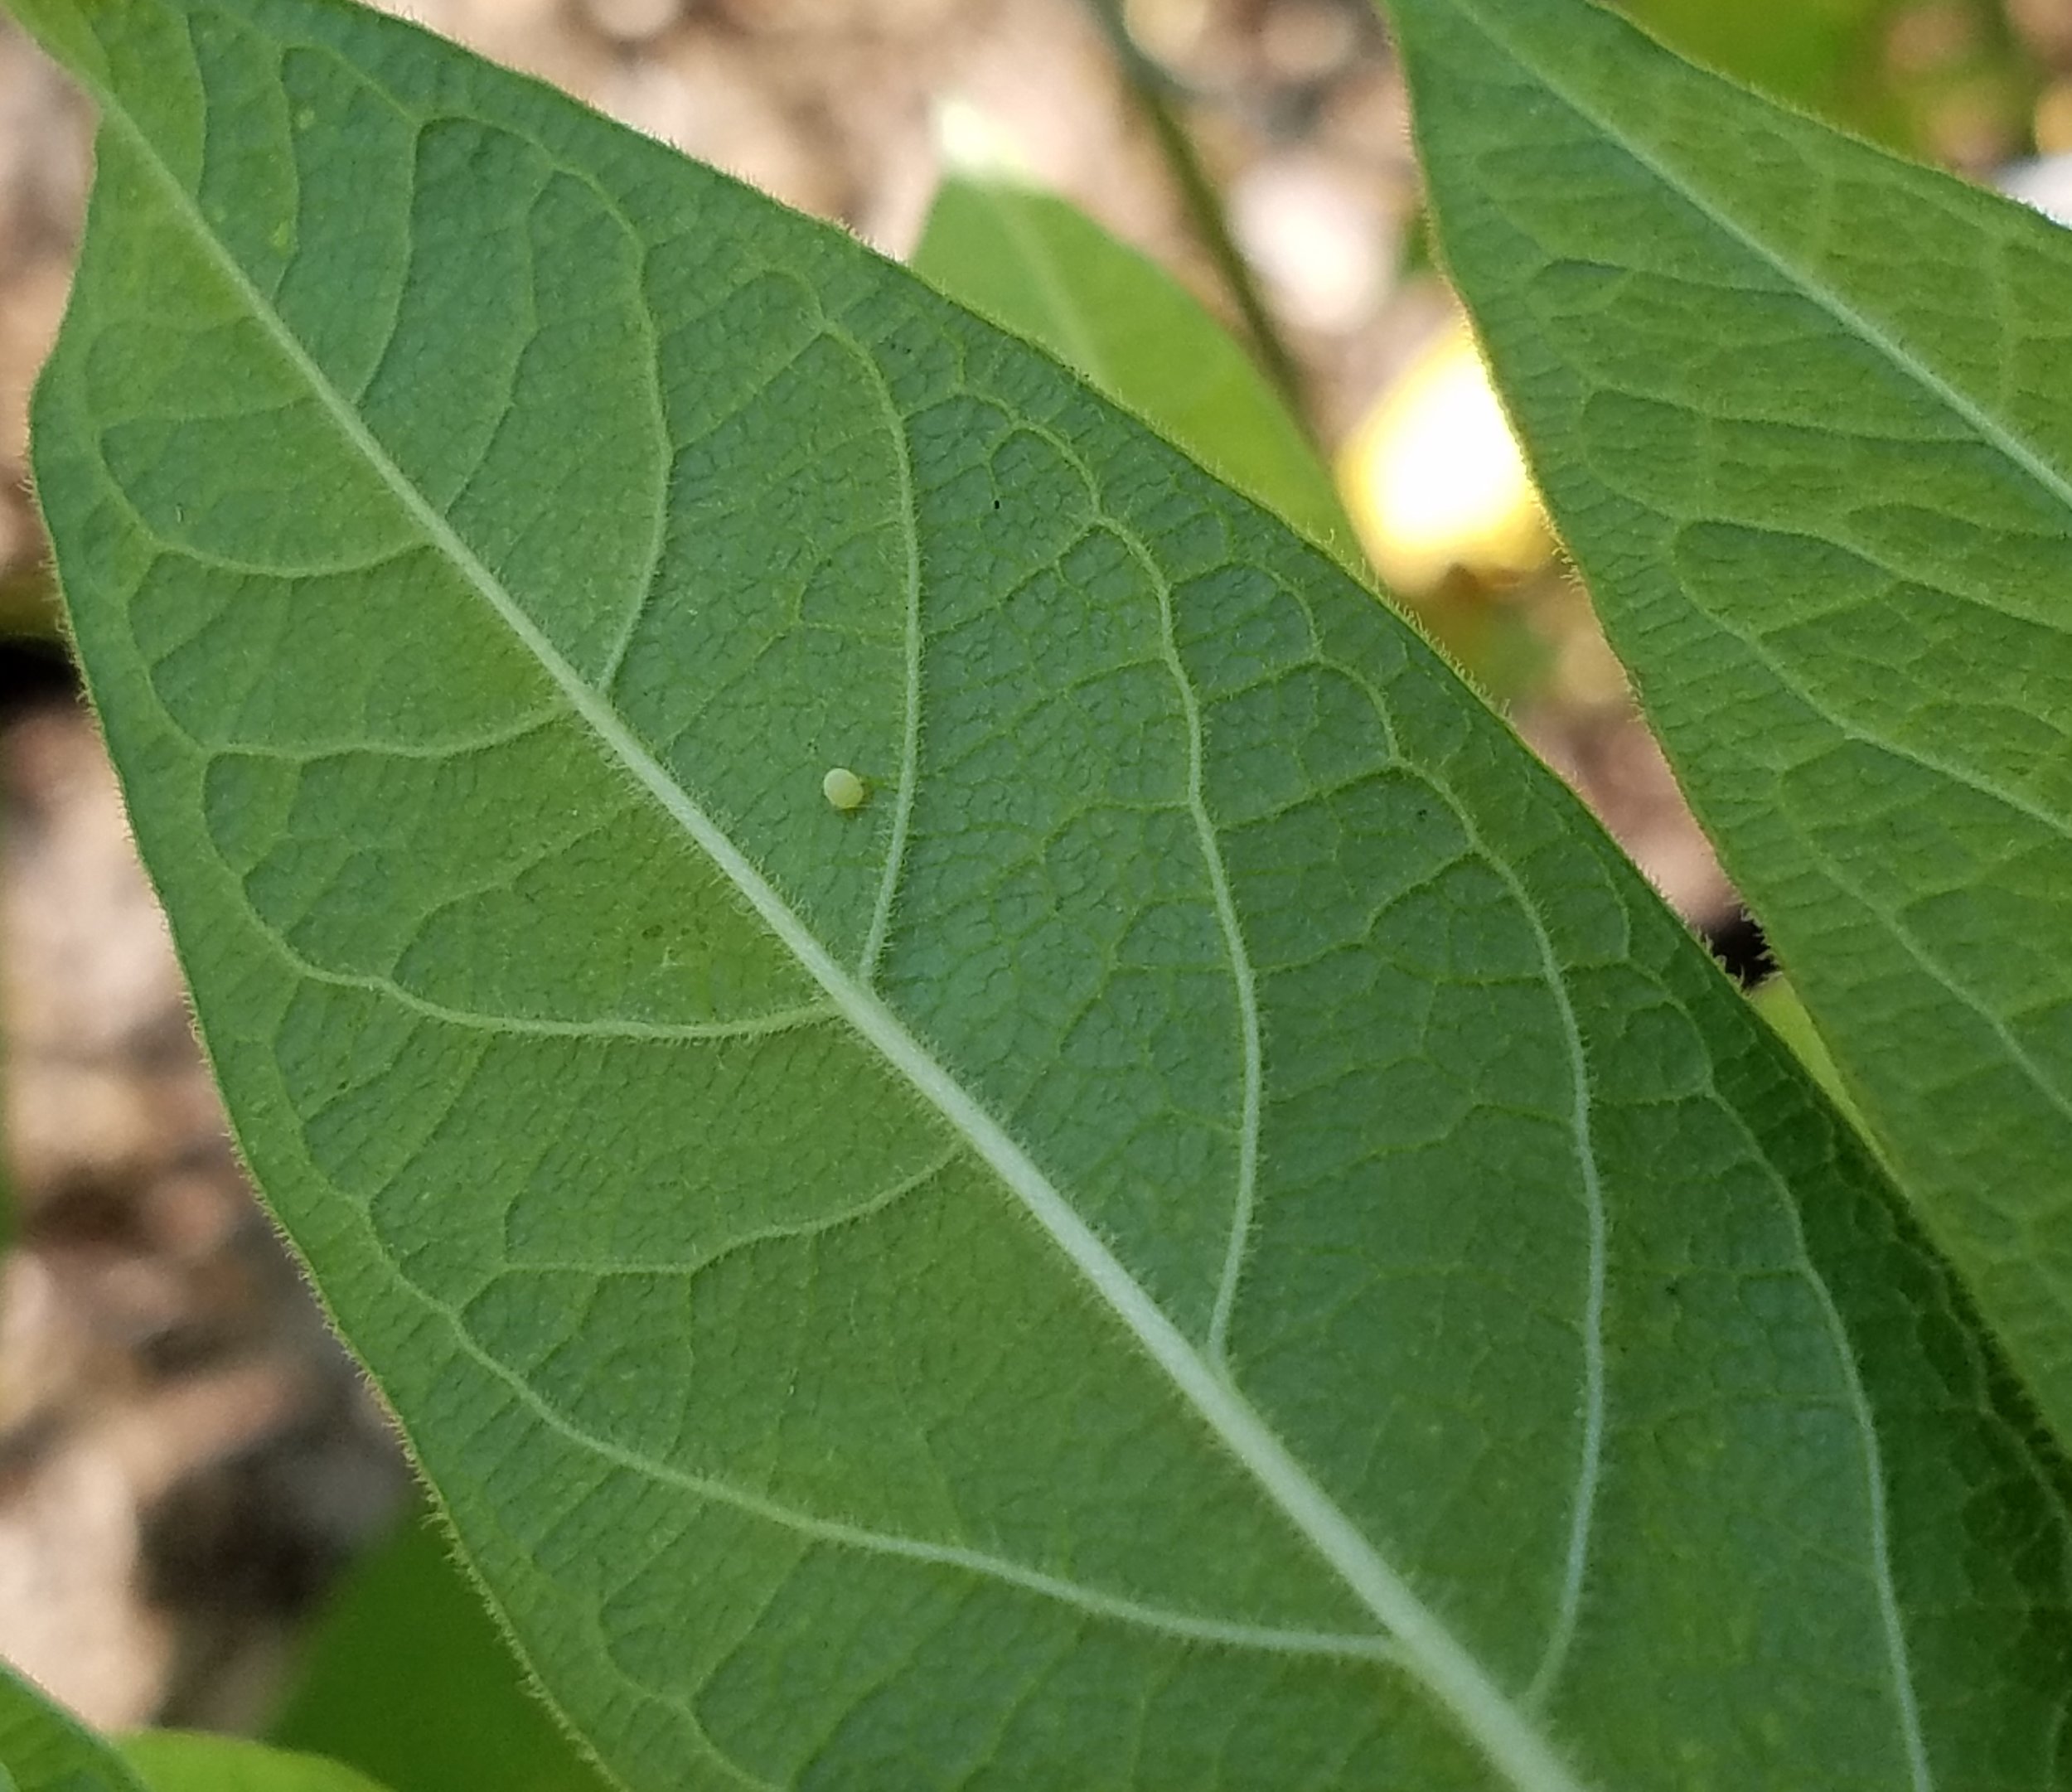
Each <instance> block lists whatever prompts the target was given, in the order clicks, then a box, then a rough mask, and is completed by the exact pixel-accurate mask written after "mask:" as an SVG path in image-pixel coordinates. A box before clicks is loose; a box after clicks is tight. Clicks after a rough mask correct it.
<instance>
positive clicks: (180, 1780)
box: [122, 1712, 467, 1792]
mask: <svg viewBox="0 0 2072 1792" xmlns="http://www.w3.org/2000/svg"><path fill="white" fill-rule="evenodd" d="M454 1715H455V1720H456V1722H467V1717H466V1715H465V1714H464V1713H461V1712H456V1713H455V1714H454ZM122 1751H123V1755H124V1756H126V1757H127V1759H128V1762H129V1765H131V1766H132V1767H133V1768H134V1769H135V1770H136V1771H137V1773H138V1775H139V1776H140V1777H141V1778H142V1780H143V1783H144V1785H145V1786H146V1787H147V1788H148V1789H149V1792H382V1789H381V1788H380V1786H378V1785H375V1782H374V1781H373V1780H370V1779H368V1778H367V1777H366V1775H364V1774H358V1773H355V1772H354V1771H353V1770H351V1768H350V1767H344V1766H341V1765H339V1764H338V1763H337V1762H336V1761H326V1760H324V1759H322V1757H321V1756H316V1755H298V1754H293V1753H291V1752H289V1751H288V1750H285V1749H277V1748H266V1747H264V1746H261V1745H260V1744H259V1743H257V1742H247V1741H244V1740H243V1739H242V1738H240V1737H237V1736H201V1735H197V1734H195V1733H193V1732H191V1731H180V1730H145V1731H139V1732H138V1734H136V1735H134V1736H125V1737H124V1738H123V1742H122Z"/></svg>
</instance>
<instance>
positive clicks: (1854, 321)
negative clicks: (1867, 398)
mask: <svg viewBox="0 0 2072 1792" xmlns="http://www.w3.org/2000/svg"><path fill="white" fill-rule="evenodd" d="M1412 3H1416V0H1412ZM1440 3H1441V4H1444V5H1445V6H1447V7H1450V8H1451V9H1452V10H1453V11H1455V12H1458V13H1460V14H1461V15H1462V16H1463V17H1464V18H1465V19H1467V20H1468V21H1469V23H1471V24H1472V25H1473V26H1474V27H1475V29H1477V30H1478V31H1480V32H1481V33H1482V35H1483V36H1484V37H1485V38H1487V39H1488V40H1489V43H1490V44H1491V46H1493V47H1494V48H1496V49H1498V50H1499V51H1502V53H1503V55H1505V56H1508V57H1509V58H1510V60H1511V61H1513V63H1514V64H1516V65H1518V68H1519V69H1521V70H1523V71H1524V72H1525V73H1526V74H1527V75H1530V76H1531V77H1532V79H1533V80H1537V82H1539V83H1540V84H1541V85H1542V86H1543V87H1545V88H1546V90H1547V92H1548V93H1549V94H1552V96H1553V97H1554V98H1555V99H1558V100H1560V101H1561V104H1563V105H1565V106H1566V107H1567V108H1568V109H1569V110H1570V111H1571V112H1573V113H1574V114H1576V117H1577V118H1579V119H1581V120H1582V121H1583V123H1584V124H1587V125H1589V126H1590V128H1592V129H1593V130H1595V131H1596V132H1597V133H1599V134H1600V135H1601V136H1602V137H1604V138H1605V140H1606V141H1607V142H1609V143H1611V144H1612V145H1614V146H1615V148H1618V149H1619V150H1622V151H1623V152H1624V153H1625V154H1627V155H1629V156H1630V157H1633V159H1634V161H1635V162H1639V164H1640V166H1641V167H1644V168H1645V169H1646V170H1647V171H1648V173H1650V174H1652V175H1653V176H1654V177H1655V178H1656V179H1657V180H1658V181H1659V182H1662V184H1663V186H1666V187H1667V188H1668V189H1669V191H1672V192H1673V193H1674V194H1676V195H1677V197H1679V198H1680V199H1682V200H1683V201H1686V202H1687V204H1689V205H1690V206H1692V209H1693V210H1695V211H1698V212H1700V213H1702V215H1703V216H1704V217H1705V218H1706V220H1707V221H1708V222H1709V223H1711V224H1712V225H1714V226H1715V227H1716V228H1717V229H1718V230H1721V232H1722V233H1724V234H1725V235H1728V236H1731V237H1732V238H1733V239H1734V240H1735V241H1736V242H1737V243H1739V244H1740V245H1741V246H1742V248H1744V249H1746V250H1748V252H1749V253H1750V254H1751V255H1753V256H1755V259H1757V260H1759V261H1760V262H1762V263H1763V264H1765V265H1766V266H1767V267H1769V269H1771V270H1772V271H1773V272H1774V273H1776V274H1781V275H1783V276H1784V278H1785V279H1786V280H1787V281H1788V282H1789V283H1790V284H1791V285H1792V286H1793V287H1794V288H1796V289H1797V290H1798V292H1799V293H1801V294H1803V296H1804V297H1805V298H1808V300H1810V301H1811V302H1812V303H1814V304H1815V305H1817V306H1818V307H1819V308H1821V309H1822V310H1823V311H1825V312H1827V313H1828V316H1829V317H1832V318H1833V319H1834V321H1835V322H1837V323H1838V324H1840V325H1841V326H1842V327H1843V328H1844V329H1845V330H1847V331H1850V332H1854V333H1855V334H1856V335H1857V337H1859V338H1860V339H1861V341H1863V342H1865V343H1866V344H1867V345H1868V346H1870V347H1871V348H1874V349H1876V351H1878V353H1880V354H1881V355H1882V356H1885V357H1886V360H1887V361H1890V363H1891V364H1892V366H1894V367H1895V369H1896V370H1897V371H1899V372H1900V373H1901V374H1904V375H1906V376H1907V377H1908V378H1909V379H1911V380H1914V381H1915V383H1917V384H1918V385H1920V386H1921V388H1922V389H1923V390H1924V391H1926V392H1927V393H1928V394H1929V395H1930V396H1931V397H1933V398H1934V399H1935V400H1938V401H1939V403H1941V404H1944V405H1946V406H1947V407H1948V408H1949V409H1950V410H1952V411H1953V412H1954V413H1955V414H1957V415H1958V417H1959V418H1961V419H1963V421H1964V422H1965V423H1966V424H1969V425H1970V426H1971V427H1972V428H1973V429H1975V430H1976V431H1977V432H1978V434H1979V436H1980V437H1981V438H1982V439H1983V441H1984V442H1985V443H1986V445H1987V446H1988V447H1990V448H1996V449H1997V450H1998V451H1999V452H2000V453H2003V454H2005V455H2006V456H2007V458H2008V459H2009V460H2011V461H2012V462H2013V463H2015V464H2016V466H2017V467H2020V468H2021V470H2022V471H2023V472H2025V473H2026V474H2027V475H2028V476H2029V477H2031V479H2033V480H2034V481H2035V482H2036V484H2037V485H2039V486H2040V487H2042V488H2043V490H2044V491H2045V492H2047V493H2048V494H2049V495H2050V496H2051V497H2052V498H2054V499H2055V500H2056V501H2057V502H2058V503H2059V504H2060V505H2062V506H2064V507H2065V509H2066V511H2072V477H2067V475H2066V474H2065V473H2064V472H2060V470H2059V469H2058V468H2057V467H2055V466H2054V465H2052V463H2050V461H2049V460H2047V459H2045V458H2044V456H2043V455H2042V453H2041V452H2040V451H2039V450H2037V449H2036V448H2032V447H2031V446H2030V445H2029V443H2026V442H2025V441H2024V440H2022V438H2021V436H2020V435H2019V434H2018V433H2016V431H2015V430H2014V429H2012V428H2011V427H2010V426H2008V425H2007V424H2002V422H2000V421H1999V420H1998V419H1996V418H1995V417H1994V416H1993V414H1992V413H1991V412H1990V411H1988V410H1987V409H1984V408H1983V407H1982V405H1981V404H1979V403H1978V401H1977V400H1973V399H1972V398H1971V397H1969V396H1968V395H1967V394H1966V393H1965V391H1964V390H1963V388H1962V387H1961V386H1958V385H1953V384H1952V383H1951V382H1950V381H1949V380H1946V379H1945V378H1944V376H1943V375H1941V374H1939V373H1938V372H1936V371H1935V370H1934V368H1933V367H1930V366H1928V365H1927V364H1926V363H1925V362H1924V361H1921V360H1920V359H1919V358H1918V357H1917V356H1915V354H1914V353H1913V352H1912V351H1910V349H1909V348H1908V347H1907V346H1906V345H1905V343H1904V342H1902V341H1900V339H1899V338H1898V337H1895V336H1893V335H1892V334H1890V332H1888V331H1886V329H1885V328H1884V327H1882V326H1881V325H1879V324H1877V323H1875V322H1872V321H1871V319H1870V318H1869V317H1866V316H1865V315H1864V314H1863V312H1861V311H1859V310H1858V309H1857V308H1856V307H1855V306H1854V305H1852V304H1851V303H1849V301H1848V300H1847V298H1843V297H1842V294H1841V293H1837V292H1836V291H1835V290H1834V288H1832V287H1831V286H1829V285H1828V283H1826V282H1825V281H1823V280H1822V279H1820V278H1817V277H1816V276H1815V275H1814V274H1812V273H1811V272H1809V271H1808V269H1805V268H1803V267H1802V266H1800V265H1799V264H1798V263H1796V262H1794V260H1793V259H1791V258H1790V257H1789V256H1788V255H1787V254H1784V251H1783V250H1781V249H1775V248H1774V247H1772V246H1771V245H1770V244H1769V243H1768V242H1767V241H1765V240H1764V238H1763V237H1762V236H1761V235H1760V234H1759V233H1757V232H1756V231H1755V230H1752V229H1750V227H1749V226H1747V225H1744V224H1743V223H1742V222H1741V221H1740V220H1739V219H1738V218H1736V216H1734V215H1733V213H1731V211H1726V210H1725V209H1723V208H1722V207H1721V206H1720V205H1719V204H1717V203H1716V202H1715V201H1713V199H1712V198H1711V196H1710V195H1709V194H1707V193H1706V191H1705V190H1704V189H1703V188H1702V187H1700V186H1697V184H1696V183H1694V182H1692V181H1690V180H1688V179H1687V178H1685V177H1683V175H1682V173H1681V172H1678V171H1677V169H1676V168H1675V167H1673V166H1672V165H1671V164H1668V163H1667V162H1663V161H1661V160H1660V159H1659V158H1658V157H1656V156H1655V155H1653V153H1651V152H1650V151H1649V150H1648V148H1646V147H1645V146H1644V144H1642V143H1638V142H1636V141H1635V140H1634V138H1631V137H1630V136H1629V135H1628V134H1627V133H1625V132H1624V131H1622V130H1621V129H1619V127H1618V126H1617V125H1615V124H1613V123H1612V122H1611V121H1610V119H1607V118H1605V116H1604V114H1602V113H1600V111H1598V109H1596V108H1595V106H1593V105H1592V104H1590V102H1589V101H1588V100H1587V99H1583V98H1582V97H1581V96H1580V95H1579V94H1576V91H1575V90H1574V89H1573V88H1571V87H1570V86H1569V85H1566V83H1564V82H1563V81H1562V80H1561V78H1560V76H1559V75H1557V74H1556V73H1554V72H1552V70H1549V69H1548V68H1547V66H1546V65H1545V64H1544V63H1542V61H1539V60H1538V58H1537V56H1535V55H1534V54H1533V52H1532V51H1531V50H1530V49H1528V48H1526V47H1523V46H1521V45H1519V44H1518V42H1517V41H1515V40H1514V38H1513V36H1512V35H1511V34H1510V32H1509V31H1507V30H1506V29H1505V27H1504V26H1503V22H1501V21H1500V20H1495V19H1492V18H1490V17H1489V16H1488V15H1487V13H1486V12H1485V11H1484V7H1482V6H1481V5H1480V4H1479V3H1478V0H1440ZM1577 3H1579V4H1586V5H1590V6H1593V7H1596V9H1597V10H1599V11H1600V12H1604V11H1608V10H1610V9H1609V8H1607V7H1604V6H1603V5H1602V4H1601V3H1600V0H1577ZM1621 22H1622V23H1623V22H1624V21H1621ZM1628 28H1629V29H1631V30H1634V31H1639V27H1635V26H1629V27H1628ZM1640 35H1642V36H1646V34H1645V33H1644V32H1642V33H1640ZM1648 41H1649V42H1650V43H1651V44H1652V43H1653V39H1652V38H1649V39H1648ZM1666 53H1669V52H1665V54H1666ZM1711 78H1712V79H1714V80H1720V81H1721V84H1722V85H1726V86H1728V87H1730V88H1731V87H1732V86H1733V84H1732V83H1731V82H1728V81H1726V80H1725V78H1724V77H1722V76H1713V77H1711ZM1736 91H1740V90H1738V89H1736ZM1857 147H1859V148H1862V149H1864V150H1866V152H1868V153H1871V154H1872V155H1881V154H1883V152H1881V151H1880V150H1878V149H1876V148H1874V147H1873V146H1872V145H1871V144H1868V143H1865V144H1861V145H1859V146H1857ZM1886 159H1887V160H1889V161H1890V162H1892V163H1893V164H1894V165H1895V167H1901V168H1905V169H1908V170H1909V171H1910V172H1915V173H1928V172H1932V171H1930V170H1927V169H1923V168H1920V167H1917V166H1916V165H1915V164H1914V163H1911V162H1902V161H1900V158H1899V157H1886ZM1974 196H1977V195H1974ZM2007 203H2009V204H2013V203H2014V201H2007ZM2039 227H2041V220H2039Z"/></svg>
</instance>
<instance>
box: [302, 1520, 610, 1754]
mask: <svg viewBox="0 0 2072 1792" xmlns="http://www.w3.org/2000/svg"><path fill="white" fill-rule="evenodd" d="M273 1740H274V1741H276V1742H278V1743H281V1744H283V1745H285V1746H288V1747H291V1748H298V1749H308V1750H312V1751H315V1752H317V1753H318V1754H322V1755H327V1756H334V1757H336V1759H337V1760H340V1761H350V1762H351V1763H352V1764H353V1765H355V1766H356V1767H360V1768H361V1769H364V1770H366V1772H368V1773H370V1774H373V1775H375V1776H376V1777H378V1778H379V1779H380V1780H383V1781H384V1782H385V1784H386V1785H388V1786H390V1788H391V1789H392V1792H604V1789H605V1787H606V1785H607V1782H606V1781H605V1780H604V1779H603V1775H600V1774H599V1773H598V1770H596V1769H595V1768H594V1767H593V1766H591V1765H589V1764H588V1762H587V1761H584V1760H583V1758H582V1757H581V1756H580V1755H579V1754H578V1753H577V1751H576V1749H575V1747H574V1744H572V1743H571V1742H569V1741H568V1740H567V1739H566V1738H565V1737H564V1736H563V1735H562V1734H561V1731H560V1730H559V1728H558V1727H556V1726H555V1724H554V1721H553V1720H552V1718H550V1717H549V1716H548V1715H547V1712H546V1711H545V1708H544V1707H542V1706H541V1705H540V1702H539V1701H538V1700H537V1699H536V1698H534V1697H533V1696H532V1695H531V1693H529V1692H528V1691H527V1690H526V1688H525V1683H524V1675H523V1673H522V1671H521V1670H520V1668H519V1666H518V1664H517V1663H516V1661H515V1660H514V1659H512V1657H511V1650H510V1649H508V1648H507V1647H506V1644H505V1643H504V1640H503V1639H502V1638H501V1636H499V1635H497V1634H496V1625H494V1624H493V1623H492V1622H491V1620H490V1617H489V1615H488V1613H487V1611H485V1610H483V1609H482V1598H481V1596H480V1595H479V1594H478V1593H477V1591H476V1589H475V1587H474V1586H473V1584H472V1582H470V1581H469V1580H468V1579H467V1575H466V1574H465V1573H464V1572H462V1569H461V1568H460V1567H459V1565H458V1564H457V1562H455V1561H454V1560H453V1547H452V1545H451V1544H450V1543H448V1540H447V1538H446V1537H445V1535H444V1534H443V1532H442V1531H441V1529H440V1528H439V1527H438V1525H437V1524H436V1523H434V1522H433V1520H432V1519H431V1518H429V1517H428V1516H420V1517H419V1518H416V1519H414V1521H412V1522H410V1523H405V1524H404V1525H402V1526H400V1527H399V1528H398V1529H397V1531H396V1533H395V1536H394V1537H393V1538H391V1539H390V1541H389V1543H387V1544H385V1546H384V1547H382V1548H381V1549H380V1550H379V1551H377V1552H375V1554H374V1555H373V1556H372V1557H370V1558H369V1559H368V1560H367V1561H366V1562H362V1563H361V1565H360V1566H359V1567H356V1569H355V1570H354V1571H353V1573H352V1575H351V1577H350V1578H349V1579H348V1580H347V1581H346V1584H345V1586H342V1587H341V1589H340V1590H339V1591H338V1593H337V1595H336V1598H335V1599H334V1601H333V1603H332V1607H331V1609H330V1610H329V1611H328V1612H327V1614H326V1615H325V1616H324V1618H323V1620H322V1622H321V1624H320V1625H319V1626H318V1628H317V1633H316V1635H315V1638H314V1639H313V1641H312V1646H311V1650H310V1654H309V1655H308V1657H307V1659H306V1661H305V1663H304V1664H303V1671H302V1674H301V1677H300V1678H299V1679H298V1682H297V1683H296V1687H295V1689H294V1691H293V1693H292V1694H291V1695H290V1697H289V1698H288V1703H287V1705H286V1707H285V1708H284V1709H283V1711H282V1712H281V1715H280V1717H279V1718H278V1721H277V1722H275V1724H274V1727H273Z"/></svg>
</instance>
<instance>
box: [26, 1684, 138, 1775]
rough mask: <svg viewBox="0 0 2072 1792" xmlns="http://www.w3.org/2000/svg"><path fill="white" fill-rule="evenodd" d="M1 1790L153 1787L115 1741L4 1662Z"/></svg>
mask: <svg viewBox="0 0 2072 1792" xmlns="http://www.w3.org/2000/svg"><path fill="white" fill-rule="evenodd" d="M0 1792H152V1789H151V1788H148V1787H147V1786H145V1785H143V1782H142V1781H140V1780H138V1777H137V1775H135V1774H134V1773H133V1772H132V1771H131V1770H130V1768H129V1765H128V1762H126V1761H123V1758H122V1756H120V1755H119V1754H118V1753H117V1752H116V1751H115V1749H114V1745H113V1744H111V1743H109V1741H107V1740H106V1739H105V1738H104V1737H103V1736H99V1735H98V1734H97V1733H96V1732H95V1731H92V1730H90V1729H89V1728H88V1727H86V1726H85V1724H83V1723H81V1722H80V1721H79V1719H78V1718H76V1717H74V1716H72V1714H71V1713H70V1712H68V1711H65V1710H64V1709H63V1708H62V1707H60V1706H59V1705H58V1704H57V1703H56V1702H55V1701H54V1700H52V1699H51V1698H49V1697H48V1696H46V1694H45V1693H43V1691H42V1690H41V1688H38V1687H37V1686H36V1685H34V1684H33V1683H31V1682H30V1681H29V1680H27V1679H26V1678H23V1677H22V1675H20V1674H18V1673H16V1672H15V1671H14V1670H13V1669H12V1668H10V1667H8V1666H7V1664H6V1663H4V1662H0Z"/></svg>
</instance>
